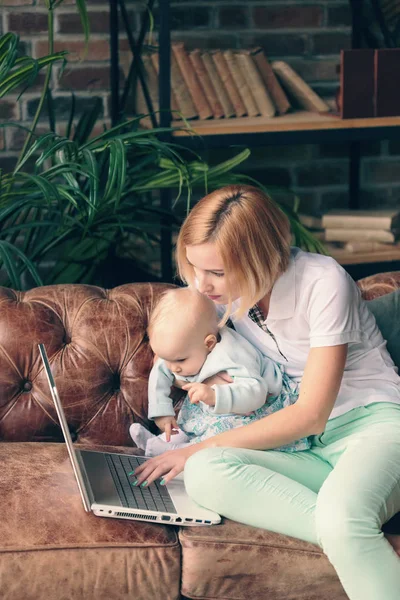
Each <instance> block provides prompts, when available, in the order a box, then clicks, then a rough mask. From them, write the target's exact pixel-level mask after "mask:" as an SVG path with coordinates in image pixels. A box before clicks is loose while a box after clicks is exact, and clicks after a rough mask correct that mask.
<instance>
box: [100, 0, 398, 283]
mask: <svg viewBox="0 0 400 600" xmlns="http://www.w3.org/2000/svg"><path fill="white" fill-rule="evenodd" d="M125 2H126V0H109V3H110V47H111V76H110V80H111V83H110V85H111V116H112V121H113V123H116V122H117V121H118V115H119V104H118V86H119V64H118V7H119V9H120V13H121V16H122V20H123V21H124V25H125V28H126V30H127V33H128V41H129V44H130V47H131V50H132V54H133V56H134V58H133V61H132V65H134V64H135V62H137V56H136V57H135V50H137V47H138V46H137V45H135V41H134V39H133V35H132V31H129V22H128V21H129V19H128V16H127V15H128V13H127V11H126V7H125ZM154 4H155V0H147V9H148V10H147V11H146V10H145V11H144V14H145V17H144V19H143V23H142V28H141V31H140V33H139V36H138V40H139V41H140V39H142V40H143V39H144V33H145V26H146V24H145V21H146V18H147V19H148V13H149V11H151V10H152V8H153V6H154ZM355 4H356V3H351V7H352V13H353V14H352V17H353V27H352V47H353V48H357V47H360V34H361V25H360V22H359V18H357V17H358V16H359V15H358V14H357V12H356V11H355V9H354V5H355ZM157 6H158V13H159V31H158V43H159V56H160V62H159V104H160V117H159V123H158V124H156V125H158V126H160V127H166V128H168V127H170V126H171V125H172V126H174V127H177V130H176V131H174V132H173V134H171V135H169V134H163V139H164V140H166V141H176V142H179V144H180V145H182V146H185V147H188V148H192V149H194V150H200V149H202V148H204V147H205V146H206V147H208V148H212V147H213V148H218V147H224V146H226V145H227V144H229V145H235V146H236V145H245V146H247V147H250V148H251V147H255V146H264V145H269V144H280V145H285V144H302V143H304V144H312V143H315V144H318V143H331V142H332V143H335V142H338V143H340V142H341V143H343V142H345V143H348V144H349V179H348V186H349V208H351V209H357V208H359V195H360V158H361V152H362V143H363V142H364V141H369V140H381V139H391V138H397V137H398V136H399V133H400V116H399V117H385V118H364V119H345V120H343V119H340V118H339V117H338V116H337V115H334V114H332V113H330V114H318V113H312V112H308V111H297V112H294V113H289V114H286V115H282V116H276V117H273V118H266V117H243V118H232V119H209V120H191V121H189V123H190V130H187V129H186V130H185V129H184V128H183V125H182V121H177V122H174V121H172V119H171V113H170V93H171V79H170V67H171V65H170V51H171V37H170V15H169V6H170V1H169V0H162V1H159V2H158V3H157ZM146 15H147V16H146ZM136 54H137V53H136ZM139 75H140V73H139ZM126 85H127V84H126ZM126 85H125V90H124V92H125V95H126ZM154 125H155V123H154V119H153V122H152V123H151V126H153V127H154ZM161 203H162V206H163V208H169V207H170V206H171V197H170V192H169V190H161ZM332 255H333V256H334V258H335V259H336V260H338V262H340V263H341V264H342V265H343V266H345V268H346V269H347V270H349V272H350V273H351V274H352V276H353V277H357V275H358V273H359V271H357V269H356V267H357V265H360V264H362V265H364V270H363V271H362V272H363V274H362V275H360V276H365V274H372V272H375V271H374V270H373V266H374V265H375V266H377V264H379V265H380V264H381V263H383V264H386V263H387V264H388V265H389V266H388V268H393V267H394V268H400V249H399V248H397V247H391V248H388V250H387V251H386V250H385V251H384V252H373V253H371V252H369V253H357V255H356V256H355V255H354V254H353V255H350V253H348V252H345V251H343V250H340V251H339V249H335V250H334V251H332ZM161 260H162V273H163V279H165V281H170V280H171V278H172V240H171V235H170V234H168V233H167V232H166V231H164V233H163V238H162V242H161ZM368 265H371V268H372V270H371V273H369V272H368ZM354 269H355V270H354ZM360 273H361V271H360Z"/></svg>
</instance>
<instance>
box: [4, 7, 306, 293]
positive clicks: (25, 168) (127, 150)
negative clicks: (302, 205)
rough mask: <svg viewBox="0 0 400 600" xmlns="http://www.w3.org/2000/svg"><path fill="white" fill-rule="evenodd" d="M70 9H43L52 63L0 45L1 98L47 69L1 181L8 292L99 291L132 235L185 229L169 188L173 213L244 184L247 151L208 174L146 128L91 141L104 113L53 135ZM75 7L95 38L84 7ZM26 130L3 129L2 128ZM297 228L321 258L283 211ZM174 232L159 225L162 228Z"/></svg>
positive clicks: (130, 126)
mask: <svg viewBox="0 0 400 600" xmlns="http://www.w3.org/2000/svg"><path fill="white" fill-rule="evenodd" d="M62 1H63V0H58V1H57V2H53V1H52V0H46V6H47V8H48V11H49V51H50V54H49V56H46V57H43V58H41V59H38V60H36V61H35V60H33V59H31V58H29V57H20V58H17V46H18V37H17V36H16V35H14V34H6V35H5V36H3V37H2V38H0V94H3V95H4V94H5V93H6V92H7V91H10V90H12V89H15V88H16V87H18V86H19V87H21V86H25V87H26V86H27V85H29V84H30V83H31V82H32V80H33V78H34V76H36V74H37V72H38V71H39V70H40V69H42V68H46V69H47V73H46V80H45V84H44V87H43V91H42V94H41V99H40V102H39V106H38V109H37V112H36V115H35V118H34V119H33V124H32V127H31V128H30V130H27V133H28V135H27V139H26V142H25V144H24V147H23V149H22V151H21V154H20V156H19V158H18V160H17V163H16V166H15V168H14V169H13V171H12V172H10V173H2V172H1V171H0V266H1V268H2V272H3V274H4V277H3V282H4V284H6V285H11V286H12V287H14V288H15V289H23V288H25V287H29V286H30V285H32V284H37V285H40V284H42V283H44V284H53V283H61V282H64V283H66V282H71V283H73V282H85V283H93V282H95V283H97V282H98V279H96V277H97V274H98V273H99V271H101V268H102V266H104V264H105V263H106V261H107V259H108V258H109V257H110V255H113V254H115V253H116V250H117V249H118V248H119V247H121V246H122V245H123V243H124V241H125V240H126V238H127V237H128V236H130V235H134V236H136V237H140V238H142V239H143V240H147V241H153V242H155V243H158V240H159V235H160V228H161V227H166V226H172V227H174V226H175V227H176V228H177V227H178V226H179V222H180V221H179V218H178V217H177V215H176V214H175V213H174V212H170V211H163V210H162V209H161V208H160V206H159V204H158V198H157V194H154V193H153V192H155V191H157V190H160V189H162V188H170V189H174V190H177V192H176V199H175V204H176V203H177V202H178V201H181V202H182V201H183V200H182V198H185V200H186V203H187V207H188V208H189V207H190V202H191V197H192V193H193V191H194V190H200V192H201V193H205V192H206V191H209V190H212V189H215V188H217V187H220V186H223V185H226V184H228V183H232V182H237V181H242V182H243V181H245V180H249V178H245V177H244V176H243V175H240V174H238V173H236V172H234V169H235V168H237V167H238V165H240V164H241V163H242V162H243V161H244V160H246V159H247V158H248V156H249V154H250V152H249V150H244V151H242V152H240V153H239V154H237V155H236V156H234V157H233V158H232V159H230V160H228V161H225V162H223V163H220V164H218V165H215V166H210V165H208V164H206V163H205V162H204V161H202V160H201V159H200V158H199V157H198V156H196V155H195V154H191V155H189V158H188V154H187V150H184V149H183V148H180V147H179V145H177V144H169V143H166V142H164V141H161V140H160V138H159V135H160V134H162V133H165V132H167V131H168V132H170V131H171V130H170V129H168V130H166V129H161V128H158V129H151V130H146V129H143V128H141V127H140V126H139V125H140V118H139V117H138V118H134V119H131V120H128V121H126V122H124V123H121V124H119V125H117V126H116V127H113V128H111V129H108V130H107V129H105V130H104V131H103V133H101V134H100V135H98V136H96V137H93V138H90V135H91V134H92V129H93V126H94V124H95V123H96V122H98V120H99V111H100V107H99V105H98V104H96V103H95V104H94V107H93V109H92V111H91V112H90V113H87V114H84V115H83V116H82V117H81V118H80V119H79V121H78V122H77V124H76V125H75V126H73V122H74V111H73V106H74V97H73V96H72V99H71V104H72V110H71V117H70V119H69V123H68V125H67V128H66V131H65V133H64V135H61V134H59V133H57V132H56V123H55V117H54V111H53V109H52V107H53V102H52V97H51V90H50V79H51V69H52V67H53V65H54V63H55V62H57V61H62V62H63V63H65V61H66V53H63V52H62V53H54V52H52V49H53V37H54V33H53V15H54V12H53V11H54V10H55V8H56V7H57V6H59V5H60V4H61V3H62ZM77 6H78V9H79V12H80V15H81V18H82V21H83V22H84V24H85V34H86V38H87V39H88V35H89V30H88V25H87V14H86V7H85V0H77ZM46 101H47V105H48V112H49V131H48V132H47V133H45V134H42V135H37V134H36V125H37V122H38V119H39V117H40V113H41V110H42V109H43V106H44V104H45V102H46ZM12 125H13V126H19V125H18V124H7V125H6V124H3V125H2V126H3V127H5V126H12ZM284 209H285V210H286V211H287V212H288V213H289V217H290V219H291V221H292V225H293V229H294V231H295V233H296V235H297V240H298V241H297V243H299V242H300V243H301V244H302V245H303V246H305V247H309V248H314V247H317V245H315V244H314V238H313V237H312V236H311V234H309V233H308V232H307V231H306V230H305V229H304V228H303V227H302V226H301V225H300V223H299V222H298V220H297V218H296V215H295V212H293V211H290V209H286V208H284ZM166 219H167V221H168V222H169V225H165V224H164V225H161V224H160V223H161V222H165V220H166Z"/></svg>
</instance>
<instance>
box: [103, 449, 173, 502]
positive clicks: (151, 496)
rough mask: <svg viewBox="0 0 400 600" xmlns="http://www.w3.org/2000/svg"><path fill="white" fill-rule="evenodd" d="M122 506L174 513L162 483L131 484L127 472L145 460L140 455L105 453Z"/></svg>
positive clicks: (170, 500) (169, 497)
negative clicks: (141, 485) (147, 484)
mask: <svg viewBox="0 0 400 600" xmlns="http://www.w3.org/2000/svg"><path fill="white" fill-rule="evenodd" d="M104 456H105V457H106V460H107V464H108V466H109V469H110V471H111V475H112V478H113V480H114V483H115V487H116V488H117V491H118V495H119V497H120V500H121V503H122V506H124V507H126V508H139V509H141V510H152V511H156V512H169V513H174V514H176V509H175V507H174V504H173V502H172V499H171V496H170V495H169V492H168V490H167V488H166V487H165V486H164V485H160V482H159V481H155V482H154V483H152V484H150V485H149V486H148V487H145V488H142V487H140V486H133V485H132V483H131V482H132V481H133V479H132V478H131V477H132V476H131V477H129V473H131V472H132V471H134V470H135V469H136V468H137V467H139V466H140V465H141V464H143V462H144V461H145V460H146V459H144V458H141V457H140V456H129V455H126V456H125V455H121V454H105V455H104Z"/></svg>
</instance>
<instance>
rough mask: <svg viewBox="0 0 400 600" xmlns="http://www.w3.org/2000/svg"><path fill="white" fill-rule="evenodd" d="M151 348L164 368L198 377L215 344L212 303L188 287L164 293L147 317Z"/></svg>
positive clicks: (215, 334) (215, 327) (216, 339)
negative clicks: (148, 318)
mask: <svg viewBox="0 0 400 600" xmlns="http://www.w3.org/2000/svg"><path fill="white" fill-rule="evenodd" d="M147 332H148V336H149V341H150V346H151V348H152V350H153V352H154V353H155V354H157V356H158V357H159V358H162V359H163V360H164V361H165V363H166V365H167V368H168V369H169V370H170V371H172V372H173V373H176V374H177V375H182V376H185V377H189V376H192V375H197V373H199V371H200V370H201V368H202V366H203V364H204V362H205V360H206V358H207V356H208V354H209V353H210V352H211V350H212V349H213V348H214V347H215V344H216V343H217V341H218V319H217V313H216V310H215V305H214V302H212V300H210V299H209V298H207V296H204V295H203V294H200V292H198V291H196V290H192V289H190V288H177V289H174V290H168V291H167V292H165V293H164V294H163V295H162V297H161V300H160V301H159V302H158V304H157V305H156V307H155V309H154V310H153V312H152V313H151V315H150V321H149V326H148V329H147Z"/></svg>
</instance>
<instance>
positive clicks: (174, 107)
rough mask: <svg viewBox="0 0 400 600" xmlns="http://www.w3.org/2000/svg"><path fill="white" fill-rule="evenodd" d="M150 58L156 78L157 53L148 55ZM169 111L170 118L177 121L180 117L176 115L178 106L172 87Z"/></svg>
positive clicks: (158, 67) (158, 66)
mask: <svg viewBox="0 0 400 600" xmlns="http://www.w3.org/2000/svg"><path fill="white" fill-rule="evenodd" d="M150 58H151V61H152V63H153V66H154V68H155V70H156V73H157V77H158V74H159V71H160V65H159V60H158V52H152V53H151V54H150ZM171 111H172V112H173V113H174V114H173V115H172V117H173V118H174V119H176V120H179V119H180V118H181V116H180V115H179V114H178V113H179V105H178V102H177V100H176V96H175V92H174V90H173V89H172V86H171Z"/></svg>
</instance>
